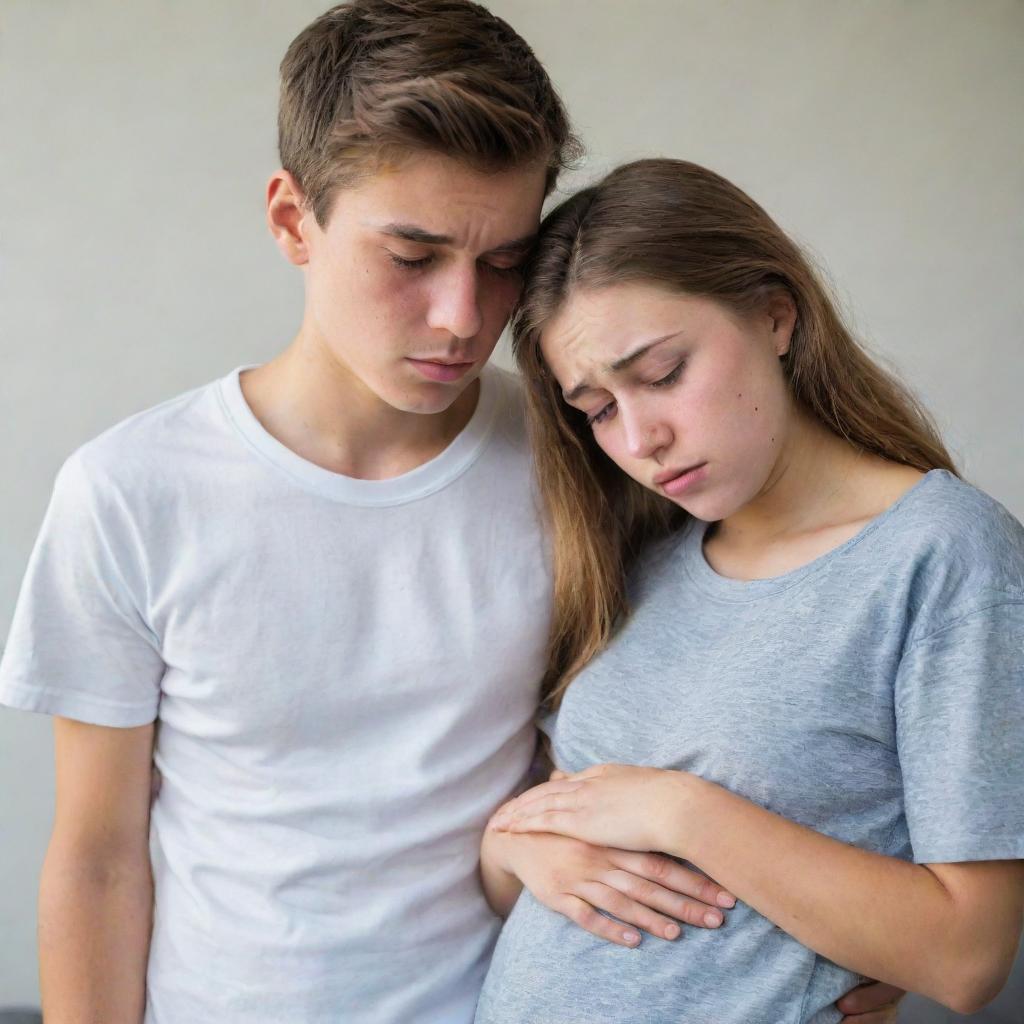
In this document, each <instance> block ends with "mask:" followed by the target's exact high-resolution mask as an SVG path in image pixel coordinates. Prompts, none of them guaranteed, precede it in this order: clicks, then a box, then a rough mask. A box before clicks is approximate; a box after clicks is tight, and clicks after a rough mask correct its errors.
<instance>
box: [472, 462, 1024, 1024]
mask: <svg viewBox="0 0 1024 1024" xmlns="http://www.w3.org/2000/svg"><path fill="white" fill-rule="evenodd" d="M704 531H705V526H704V524H701V523H691V524H690V525H689V526H688V527H687V528H686V530H685V531H684V532H683V533H682V534H681V535H679V536H677V537H675V538H673V539H672V540H671V541H670V542H669V543H666V544H662V545H661V546H659V547H658V548H655V549H654V550H653V551H652V552H651V553H650V555H649V556H648V557H647V559H646V560H645V563H644V566H643V567H642V569H641V571H640V572H638V573H637V578H636V580H635V581H634V613H633V615H632V617H631V618H630V619H629V621H628V622H627V623H626V625H625V626H624V627H623V629H622V630H621V632H620V633H619V635H618V636H617V638H616V639H615V641H614V642H613V643H612V644H611V646H610V647H609V648H608V649H607V650H606V651H605V652H604V653H603V654H602V655H601V656H600V657H599V658H597V659H595V660H594V661H593V662H592V663H591V665H590V666H588V668H587V669H586V670H585V672H584V673H582V674H581V675H580V677H579V678H578V679H577V680H576V681H575V682H574V683H573V684H572V686H571V687H570V689H569V691H568V694H567V695H566V698H565V701H564V703H563V705H562V709H561V711H560V713H559V715H558V717H557V720H555V721H549V722H548V723H546V725H547V728H548V730H549V731H550V733H551V736H552V740H553V749H554V755H555V760H556V763H557V764H558V766H559V767H561V768H563V769H566V770H568V771H578V770H580V769H583V768H585V767H587V766H588V765H592V764H598V763H602V762H608V761H619V762H627V763H634V764H644V765H652V766H656V767H661V768H670V769H680V770H686V771H691V772H695V773H697V774H698V775H701V776H703V777H705V778H707V779H711V780H713V781H715V782H717V783H719V784H721V785H723V786H726V787H727V788H729V789H731V790H732V791H734V792H736V793H739V794H741V795H742V796H744V797H746V798H748V799H750V800H753V801H755V802H756V803H758V804H761V805H762V806H764V807H767V808H769V809H771V810H773V811H775V812H777V813H779V814H782V815H785V816H786V817H787V818H790V819H792V820H793V821H797V822H800V823H801V824H804V825H807V826H809V827H811V828H814V829H817V830H818V831H820V832H823V833H825V834H827V835H830V836H833V837H836V838H838V839H841V840H843V841H844V842H847V843H852V844H856V845H857V846H861V847H864V848H867V849H871V850H877V851H880V852H882V853H885V854H888V855H891V856H894V857H900V858H904V859H907V860H914V861H917V862H919V863H923V862H942V861H947V862H949V861H969V860H981V859H991V858H1020V857H1024V528H1022V527H1021V525H1020V524H1019V523H1018V522H1017V521H1016V520H1015V519H1013V517H1012V516H1010V514H1009V513H1008V512H1006V510H1005V509H1003V508H1002V507H1001V506H1000V505H998V504H996V503H995V502H994V501H992V500H991V499H990V498H988V497H987V496H985V495H984V494H982V493H980V492H979V491H977V490H975V489H974V488H972V487H970V486H968V485H966V484H964V483H962V482H960V481H959V480H957V479H956V478H955V477H953V476H951V475H950V474H948V473H945V472H941V471H934V472H932V473H929V474H928V475H927V476H926V477H925V478H924V479H923V480H922V481H921V482H920V483H918V484H917V485H916V486H915V487H914V488H912V489H911V490H910V491H908V492H907V493H906V494H905V495H904V496H903V497H902V498H901V499H900V501H898V502H897V503H896V504H895V505H893V506H892V507H891V508H890V509H889V510H888V511H887V512H886V513H884V514H883V515H882V516H880V517H878V518H877V519H876V520H874V521H873V522H872V523H871V524H870V525H869V526H867V527H866V528H865V529H864V530H863V531H862V532H861V533H860V534H858V535H857V536H856V537H854V538H853V539H852V540H850V541H849V542H848V543H846V544H844V545H842V546H841V547H839V548H837V549H836V550H835V551H832V552H830V553H829V554H827V555H825V556H823V557H821V558H819V559H817V560H815V561H814V562H812V563H810V564H809V565H806V566H804V567H802V568H800V569H798V570H796V571H794V572H791V573H788V574H786V575H784V576H781V577H778V578H776V579H770V580H758V581H754V582H746V583H745V582H740V581H737V580H730V579H726V578H723V577H721V576H718V575H717V574H716V573H715V572H714V571H713V570H712V569H711V568H710V567H709V566H708V564H707V563H706V561H705V560H704V558H703V554H702V548H701V541H702V538H703V534H704ZM751 841H752V842H753V839H752V840H751ZM764 871H765V874H766V875H768V876H770V877H771V878H773V879H775V880H776V881H777V884H778V885H779V886H781V887H785V886H786V885H787V873H786V867H785V865H783V864H777V863H771V862H766V863H765V865H764ZM860 980H861V979H860V978H859V977H858V976H857V975H855V974H852V973H851V972H849V971H847V970H844V969H843V968H841V967H839V966H837V965H836V964H834V963H832V962H830V961H828V960H826V959H824V958H822V957H819V956H816V955H815V954H814V953H813V952H812V951H811V950H809V949H807V948H806V947H804V946H802V945H800V944H799V943H798V942H796V941H795V940H794V939H792V938H790V937H789V936H788V935H786V934H785V933H784V932H783V931H781V930H780V929H778V928H776V927H775V926H774V925H773V924H772V923H771V922H770V921H768V920H767V919H765V918H764V917H761V916H760V915H759V914H757V913H755V912H754V911H753V910H751V909H750V908H748V907H746V906H745V905H743V904H740V905H739V906H738V907H737V908H736V909H735V910H733V911H731V912H730V913H729V914H728V915H727V922H726V924H725V926H724V927H723V928H722V929H721V930H719V931H702V930H698V929H686V930H684V933H683V935H682V937H681V938H680V939H679V940H677V941H676V942H675V943H670V942H666V941H663V940H659V939H655V938H651V937H650V936H646V935H645V936H644V938H643V941H642V943H641V945H640V947H639V948H638V949H635V950H630V949H625V948H622V947H618V946H613V945H610V944H608V943H605V942H602V941H601V940H599V939H596V938H594V937H593V936H591V935H589V934H588V933H586V932H584V931H582V930H580V929H579V928H577V927H576V926H575V925H573V924H571V923H570V922H568V921H567V920H566V919H564V918H563V917H561V916H559V915H558V914H555V913H553V912H551V911H549V910H548V909H546V908H545V907H543V906H541V905H540V904H539V903H537V901H536V900H534V899H533V897H532V896H531V895H530V894H529V893H524V894H523V896H522V897H521V898H520V900H519V901H518V903H517V904H516V907H515V909H514V911H513V913H512V915H511V917H510V918H509V920H508V922H507V923H506V925H505V928H504V930H503V932H502V935H501V938H500V940H499V943H498V947H497V951H496V953H495V957H494V960H493V962H492V965H491V969H490V973H489V975H488V978H487V982H486V984H485V986H484V991H483V994H482V996H481V1000H480V1004H479V1007H478V1011H477V1022H478V1024H513V1022H515V1024H520V1022H525V1021H530V1022H543V1024H570V1022H580V1024H593V1022H595V1021H600V1022H602V1024H616V1022H621V1024H624V1022H630V1024H633V1022H636V1024H640V1022H643V1024H655V1022H658V1024H660V1022H666V1024H667V1022H672V1024H683V1022H693V1024H758V1022H763V1024H789V1022H806V1021H812V1022H815V1024H820V1022H830V1024H831V1022H834V1021H838V1020H839V1019H840V1016H841V1015H840V1014H839V1013H838V1012H837V1011H836V1010H835V1009H834V1008H833V1006H832V1004H833V1003H834V1001H835V1000H836V999H837V998H839V997H840V996H841V995H842V994H843V993H844V992H846V991H847V990H848V989H850V988H852V987H853V986H854V985H855V984H857V983H858V982H859V981H860Z"/></svg>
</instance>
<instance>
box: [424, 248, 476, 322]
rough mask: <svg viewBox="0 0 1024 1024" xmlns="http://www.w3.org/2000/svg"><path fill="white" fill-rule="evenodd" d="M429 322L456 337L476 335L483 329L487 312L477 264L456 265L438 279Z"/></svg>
mask: <svg viewBox="0 0 1024 1024" xmlns="http://www.w3.org/2000/svg"><path fill="white" fill-rule="evenodd" d="M427 324H428V326H430V327H432V328H435V329H437V330H441V331H447V332H448V333H450V334H452V335H454V336H455V337H456V338H472V337H474V336H476V335H477V334H479V333H480V329H481V327H482V326H483V315H482V313H481V311H480V282H479V280H478V274H477V270H476V267H475V266H474V267H453V268H451V270H450V271H449V272H448V273H447V274H445V275H444V276H443V278H441V279H439V280H438V281H437V288H436V291H435V292H434V295H433V300H432V302H431V304H430V311H429V313H428V315H427Z"/></svg>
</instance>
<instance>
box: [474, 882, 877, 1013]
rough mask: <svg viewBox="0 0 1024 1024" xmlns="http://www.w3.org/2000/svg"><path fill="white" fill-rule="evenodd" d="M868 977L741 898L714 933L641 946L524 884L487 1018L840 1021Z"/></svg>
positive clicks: (483, 1008) (486, 1004)
mask: <svg viewBox="0 0 1024 1024" xmlns="http://www.w3.org/2000/svg"><path fill="white" fill-rule="evenodd" d="M861 980H862V979H861V978H860V976H859V975H857V974H854V973H853V972H851V971H847V970H845V969H844V968H841V967H839V966H837V965H836V964H834V963H832V962H831V961H829V960H825V959H824V958H822V957H819V956H817V955H816V954H815V953H813V952H812V951H811V950H809V949H808V948H807V947H806V946H803V945H801V944H800V943H799V942H797V941H796V940H795V939H793V938H792V937H791V936H789V935H787V934H786V933H785V932H783V931H781V930H780V929H779V928H777V927H776V926H775V925H773V924H772V923H771V922H770V921H768V920H767V919H766V918H764V917H762V916H761V915H760V914H758V913H756V912H755V911H753V910H751V909H750V908H749V907H746V906H744V905H742V904H738V905H737V906H736V907H735V908H734V909H733V910H731V911H729V912H727V915H726V921H725V924H724V925H723V926H722V927H721V928H719V929H716V930H713V931H712V930H705V929H700V928H690V927H684V929H683V932H682V935H680V937H679V938H678V939H676V940H675V941H674V942H669V941H667V940H665V939H658V938H654V937H652V936H650V935H647V934H644V935H643V939H642V941H641V943H640V945H639V946H638V947H636V948H633V949H628V948H626V947H623V946H616V945H613V944H612V943H609V942H606V941H604V940H602V939H598V938H597V937H596V936H593V935H591V934H590V933H589V932H585V931H583V929H581V928H579V927H578V926H577V925H575V924H573V923H572V922H571V921H569V920H568V919H567V918H564V917H562V916H561V915H560V914H557V913H555V912H554V911H552V910H549V909H548V908H547V907H545V906H543V905H542V904H540V903H538V902H537V900H535V899H534V898H533V896H532V895H531V894H530V893H529V892H528V891H526V890H524V892H523V894H522V896H521V897H520V899H519V901H518V902H517V903H516V905H515V908H514V909H513V911H512V913H511V915H510V916H509V919H508V921H507V922H506V923H505V927H504V928H503V930H502V933H501V937H500V938H499V940H498V945H497V948H496V950H495V953H494V958H493V960H492V961H491V967H490V971H489V972H488V975H487V980H486V982H485V983H484V989H483V993H482V994H481V997H480V1002H479V1004H478V1007H477V1015H476V1022H477V1024H522V1022H524V1021H530V1022H531V1024H595V1022H597V1021H600V1022H601V1024H661V1022H665V1024H790V1022H792V1024H805V1022H807V1024H810V1022H813V1024H834V1022H836V1021H839V1020H840V1019H841V1018H842V1014H841V1013H840V1012H839V1011H838V1010H836V1008H835V1006H834V1005H833V1004H834V1003H835V1001H836V1000H837V999H838V998H840V996H842V995H843V994H844V993H846V992H848V991H849V990H850V989H852V988H854V987H855V986H856V985H857V984H859V983H860V981H861Z"/></svg>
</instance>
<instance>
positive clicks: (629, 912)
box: [483, 829, 736, 946]
mask: <svg viewBox="0 0 1024 1024" xmlns="http://www.w3.org/2000/svg"><path fill="white" fill-rule="evenodd" d="M483 857H484V877H485V884H486V879H487V876H488V874H489V873H492V874H493V871H494V869H495V868H496V867H497V868H499V869H500V870H502V871H504V872H507V873H508V874H509V875H514V876H515V877H516V878H518V879H519V881H520V882H521V883H522V884H523V885H525V886H526V888H527V889H529V890H530V892H531V893H532V894H533V895H534V897H535V898H536V899H537V900H538V901H539V902H540V903H543V904H544V905H545V906H546V907H548V908H549V909H551V910H554V911H556V912H557V913H559V914H562V915H563V916H565V917H567V918H569V920H571V921H573V922H575V923H576V924H578V925H579V926H580V927H581V928H583V929H585V930H586V931H588V932H591V933H592V934H593V935H596V936H598V938H602V939H606V940H607V941H609V942H614V943H616V944H618V945H620V946H636V945H637V944H638V943H639V942H640V934H639V931H638V930H637V929H642V930H643V931H646V932H648V933H649V934H651V935H654V936H657V937H658V938H662V939H669V940H672V939H675V938H677V937H678V936H679V934H680V923H682V924H689V925H693V926H695V927H699V928H717V927H718V926H719V925H721V923H722V921H723V920H724V915H723V913H722V909H721V908H723V907H725V908H728V907H731V906H733V905H734V904H735V902H736V901H735V899H734V898H733V897H732V896H731V895H730V894H729V893H727V892H726V891H725V890H724V889H722V887H721V886H719V885H717V884H716V883H715V882H713V881H712V880H711V879H709V878H706V877H705V876H704V875H701V874H699V873H698V872H696V871H692V870H690V869H688V868H685V867H683V866H682V865H681V864H677V863H676V862H675V861H673V860H671V859H670V858H668V857H663V856H660V855H658V854H651V853H636V852H633V851H628V850H617V849H610V848H607V847H601V846H593V845H591V844H589V843H585V842H581V841H580V840H577V839H569V838H566V837H564V836H555V835H543V834H542V835H510V834H508V833H498V832H495V831H494V830H491V829H489V830H488V834H487V836H486V837H485V840H484V850H483ZM496 909H498V908H496ZM602 911H603V912H604V913H601V912H602ZM605 914H613V915H614V916H615V917H616V918H618V920H617V921H616V920H611V919H610V918H608V917H606V916H604V915H605Z"/></svg>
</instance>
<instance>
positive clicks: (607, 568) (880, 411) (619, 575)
mask: <svg viewBox="0 0 1024 1024" xmlns="http://www.w3.org/2000/svg"><path fill="white" fill-rule="evenodd" d="M623 282H639V283H645V284H651V285H655V286H658V287H664V288H668V289H671V290H676V291H679V292H683V293H686V294H688V295H694V296H703V297H706V298H710V299H713V300H715V301H716V302H718V303H720V304H721V305H722V306H724V307H725V308H727V309H728V310H730V311H731V312H733V313H735V314H739V315H741V316H742V315H748V314H750V313H753V312H754V311H756V310H757V309H759V308H760V307H761V305H762V304H763V303H764V302H765V300H766V299H767V298H769V297H770V296H772V295H773V294H777V293H778V292H779V291H780V290H784V291H786V292H788V293H789V295H790V296H791V297H792V300H793V302H794V304H795V306H796V311H797V320H796V326H795V328H794V331H793V335H792V338H791V341H790V347H789V352H788V353H787V354H786V356H784V357H783V360H782V361H783V369H784V374H785V377H786V380H787V383H788V386H789V388H790V391H791V393H792V395H793V397H794V399H795V400H796V401H797V402H798V403H799V404H800V405H801V406H802V407H803V408H804V409H805V410H806V411H807V412H809V413H810V414H811V415H812V416H814V417H815V419H817V420H818V422H819V423H821V424H823V425H824V426H825V427H826V428H827V429H829V430H830V431H832V432H833V433H834V434H836V435H837V436H838V437H841V438H843V439H845V440H846V441H848V442H849V443H850V444H851V445H853V446H854V447H855V448H857V449H859V450H861V451H864V452H870V453H873V454H876V455H879V456H882V457H883V458H886V459H890V460H892V461H893V462H898V463H903V464H905V465H907V466H913V467H915V468H917V469H920V470H925V471H927V470H929V469H935V468H942V469H947V470H949V471H950V472H953V473H956V468H955V466H954V465H953V461H952V459H951V458H950V456H949V453H948V452H947V451H946V449H945V447H944V446H943V443H942V440H941V439H940V437H939V435H938V433H937V431H936V429H935V427H934V425H933V424H932V422H931V420H930V418H929V416H928V414H927V413H926V412H925V410H924V409H923V408H922V406H921V405H920V404H919V403H918V401H917V400H916V399H915V398H914V396H913V395H912V394H911V393H910V392H909V391H908V390H907V389H906V388H905V387H904V386H903V385H902V384H900V383H899V382H898V381H897V380H896V379H895V378H894V377H893V376H892V375H890V374H889V373H887V372H886V371H885V370H883V369H882V368H881V367H880V366H878V365H877V363H875V362H874V361H873V360H872V359H871V358H870V357H869V356H868V355H867V353H866V352H865V351H864V349H863V348H861V346H860V345H859V344H858V343H857V342H856V341H855V339H854V338H853V336H852V335H851V333H850V331H849V330H848V329H847V327H846V326H845V325H844V323H843V320H842V318H841V316H840V314H839V312H838V311H837V309H836V305H835V303H834V302H833V300H832V299H831V297H830V295H829V292H828V290H827V289H826V287H825V286H824V284H823V283H822V282H821V280H820V279H819V277H818V276H817V274H816V273H815V271H814V270H813V269H812V267H811V264H810V263H809V261H808V260H807V258H806V257H805V256H804V255H803V253H802V252H801V251H800V249H799V247H798V246H797V245H796V244H795V243H794V242H793V241H792V240H791V239H790V238H789V237H788V236H787V235H786V234H785V232H783V231H782V229H781V228H779V227H778V225H777V224H776V223H775V222H774V221H773V220H772V219H771V218H770V217H769V216H768V214H767V213H766V212H765V211H764V210H763V209H761V207H760V206H758V205H757V204H756V203H755V202H754V201H753V200H752V199H751V198H750V197H749V196H747V195H746V194H745V193H744V192H742V191H741V190H740V189H739V188H737V187H736V186H735V185H733V184H731V183H730V182H728V181H726V180H725V179H724V178H722V177H720V176H719V175H717V174H715V173H714V172H712V171H709V170H707V169H705V168H703V167H699V166H697V165H696V164H692V163H687V162H684V161H680V160H668V159H655V160H639V161H636V162H634V163H630V164H626V165H624V166H622V167H619V168H618V169H616V170H614V171H612V172H611V173H610V174H609V175H608V176H607V177H605V178H604V179H603V180H602V181H600V182H598V183H597V184H596V185H594V186H592V187H590V188H586V189H584V190H582V191H581V192H579V193H577V194H576V195H574V196H572V197H571V198H570V199H567V200H566V201H565V202H563V203H562V204H561V205H559V206H558V207H556V208H555V209H554V210H552V211H551V213H550V214H548V216H547V217H546V218H545V219H544V221H543V223H542V225H541V229H540V235H539V239H538V243H537V247H536V250H535V252H534V255H533V258H532V260H531V264H530V266H529V268H528V270H527V278H526V283H525V287H524V291H523V296H522V301H521V303H520V307H519V309H518V311H517V314H516V317H515V320H514V322H513V351H514V353H515V356H516V361H517V363H518V365H519V368H520V370H521V371H522V374H523V377H524V378H525V382H526V387H527V407H528V410H529V419H530V433H531V440H532V444H533V450H534V458H535V464H536V472H537V476H538V481H539V485H540V491H541V495H542V498H543V502H544V506H545V511H546V515H547V519H548V521H549V525H550V528H551V531H552V546H553V557H554V571H555V614H554V619H553V623H552V628H551V634H550V638H549V648H548V669H547V675H546V678H545V686H544V692H545V697H546V700H547V701H548V703H549V705H550V706H553V707H554V706H557V705H558V703H559V701H560V700H561V697H562V695H563V693H564V691H565V689H566V687H567V686H568V685H569V683H570V682H571V680H572V678H573V677H574V676H575V675H576V673H577V672H579V670H580V669H581V668H582V667H583V666H584V665H585V664H586V663H587V662H588V661H589V660H590V659H591V658H592V657H593V656H594V655H595V654H597V653H598V652H599V651H600V650H601V649H602V648H603V647H604V646H605V644H606V643H607V641H608V639H609V638H610V636H611V634H612V632H613V631H614V629H615V628H616V626H617V625H618V624H619V623H620V622H621V620H622V618H623V616H624V615H625V614H626V613H627V611H628V608H627V601H626V589H625V579H626V575H627V573H628V571H629V570H630V568H631V566H632V565H633V563H634V562H635V560H636V558H637V556H638V555H639V554H640V552H641V551H642V550H643V548H644V547H645V546H646V545H647V544H648V543H649V542H650V541H652V540H655V539H657V538H659V537H663V536H666V535H667V534H668V533H670V532H671V531H672V530H673V529H675V528H677V527H678V526H680V525H681V524H682V523H683V521H685V519H686V514H685V513H684V512H683V511H682V510H681V509H680V508H679V507H678V506H677V505H675V504H674V503H673V502H670V501H668V499H666V498H663V497H661V496H660V495H658V494H656V493H654V492H653V491H650V490H648V489H647V488H646V487H644V486H642V485H641V484H639V483H637V482H636V481H635V480H633V479H631V478H630V477H629V476H627V475H626V474H625V473H623V472H622V471H621V470H620V469H619V468H618V467H617V466H616V465H615V464H614V463H613V462H612V461H611V459H609V458H608V457H607V456H606V455H605V454H604V452H603V451H602V450H601V449H600V447H598V445H597V443H596V441H595V440H594V437H593V433H592V431H591V428H590V427H589V426H588V425H587V422H586V417H585V416H584V415H583V414H582V413H580V412H579V411H578V410H576V409H574V408H572V407H571V406H569V405H567V404H566V402H565V401H564V399H563V398H562V393H561V389H560V388H559V385H558V382H557V381H556V380H555V378H554V375H553V374H552V373H551V372H550V371H549V369H548V367H547V366H546V364H545V362H544V357H543V354H542V352H541V348H540V341H541V337H542V334H543V331H544V328H545V326H546V325H547V324H548V323H549V322H550V321H551V319H552V318H553V317H554V316H555V315H556V314H557V313H558V311H559V310H560V309H561V308H562V307H563V305H564V304H565V302H566V300H567V298H568V297H569V295H570V294H571V293H572V292H573V290H577V289H597V288H601V287H604V286H607V285H612V284H619V283H623Z"/></svg>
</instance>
